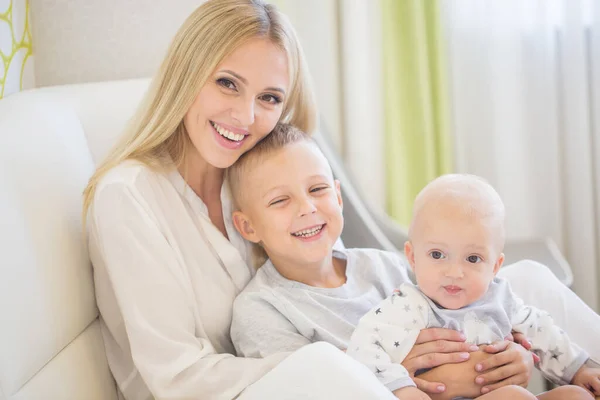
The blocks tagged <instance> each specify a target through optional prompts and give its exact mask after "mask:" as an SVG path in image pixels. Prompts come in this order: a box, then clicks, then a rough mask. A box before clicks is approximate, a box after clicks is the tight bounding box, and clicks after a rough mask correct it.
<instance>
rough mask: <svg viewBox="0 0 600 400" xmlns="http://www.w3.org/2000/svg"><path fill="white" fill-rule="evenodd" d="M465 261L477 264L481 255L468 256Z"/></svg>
mask: <svg viewBox="0 0 600 400" xmlns="http://www.w3.org/2000/svg"><path fill="white" fill-rule="evenodd" d="M467 261H468V262H470V263H471V264H477V263H478V262H481V261H482V260H481V257H479V256H469V257H467Z"/></svg>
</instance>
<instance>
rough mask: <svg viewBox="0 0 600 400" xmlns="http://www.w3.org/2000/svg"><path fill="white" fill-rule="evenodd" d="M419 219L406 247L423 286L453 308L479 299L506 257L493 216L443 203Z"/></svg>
mask: <svg viewBox="0 0 600 400" xmlns="http://www.w3.org/2000/svg"><path fill="white" fill-rule="evenodd" d="M417 218H419V220H418V221H415V225H414V230H413V235H412V240H411V241H410V242H407V243H406V245H405V252H406V255H407V258H408V259H409V262H410V264H411V267H412V268H413V271H414V272H415V275H416V279H417V284H418V285H419V288H420V289H421V291H422V292H423V293H424V294H425V295H427V296H428V297H429V298H430V299H432V300H433V301H435V302H436V303H437V304H439V305H440V306H442V307H444V308H447V309H452V310H456V309H459V308H462V307H465V306H467V305H469V304H472V303H474V302H475V301H477V300H479V299H480V298H481V297H482V296H483V295H484V294H485V293H486V291H487V289H488V286H489V284H490V283H491V281H492V280H493V278H494V276H495V275H496V273H497V272H498V270H499V269H500V267H501V265H502V262H503V261H504V255H503V254H502V252H501V244H499V243H500V240H499V234H498V229H497V227H496V226H495V225H494V223H493V221H489V220H488V221H485V220H482V219H481V218H477V217H473V216H468V215H463V214H462V213H460V212H457V211H456V209H452V208H446V209H444V207H441V208H435V207H434V208H429V209H424V210H422V211H421V213H420V214H419V216H418V217H417Z"/></svg>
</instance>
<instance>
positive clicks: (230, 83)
mask: <svg viewBox="0 0 600 400" xmlns="http://www.w3.org/2000/svg"><path fill="white" fill-rule="evenodd" d="M217 83H218V84H219V86H223V87H224V88H227V89H231V90H236V89H237V88H236V87H235V83H233V81H231V80H230V79H227V78H219V79H217Z"/></svg>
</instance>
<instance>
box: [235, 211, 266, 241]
mask: <svg viewBox="0 0 600 400" xmlns="http://www.w3.org/2000/svg"><path fill="white" fill-rule="evenodd" d="M233 225H234V226H235V229H237V231H238V232H239V233H240V235H242V237H243V238H244V239H246V240H248V241H250V242H253V243H258V242H260V238H259V237H258V235H257V234H256V231H255V230H254V228H253V227H252V222H251V221H250V219H249V218H248V216H247V215H246V214H244V213H243V212H241V211H234V212H233Z"/></svg>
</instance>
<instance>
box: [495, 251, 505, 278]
mask: <svg viewBox="0 0 600 400" xmlns="http://www.w3.org/2000/svg"><path fill="white" fill-rule="evenodd" d="M503 263H504V253H500V256H499V257H498V259H497V260H496V264H494V276H496V274H497V273H498V271H500V268H501V267H502V264H503Z"/></svg>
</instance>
